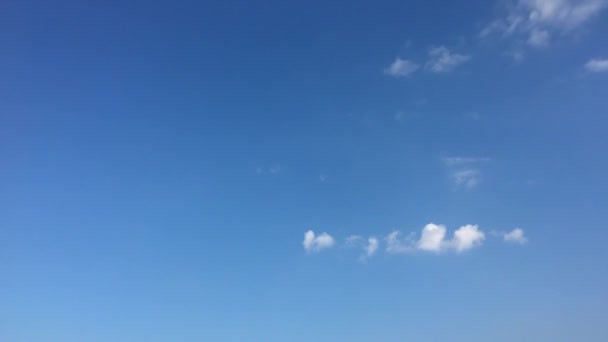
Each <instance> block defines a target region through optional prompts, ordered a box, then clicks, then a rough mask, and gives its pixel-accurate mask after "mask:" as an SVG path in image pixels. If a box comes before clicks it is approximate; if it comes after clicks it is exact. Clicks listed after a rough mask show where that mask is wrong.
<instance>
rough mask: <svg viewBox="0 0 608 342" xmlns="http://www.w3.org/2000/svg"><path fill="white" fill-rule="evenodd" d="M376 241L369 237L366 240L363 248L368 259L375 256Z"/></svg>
mask: <svg viewBox="0 0 608 342" xmlns="http://www.w3.org/2000/svg"><path fill="white" fill-rule="evenodd" d="M378 245H379V243H378V239H377V238H375V237H370V238H369V239H367V246H366V247H365V255H366V256H367V257H368V258H369V257H372V256H373V255H374V254H376V251H377V250H378Z"/></svg>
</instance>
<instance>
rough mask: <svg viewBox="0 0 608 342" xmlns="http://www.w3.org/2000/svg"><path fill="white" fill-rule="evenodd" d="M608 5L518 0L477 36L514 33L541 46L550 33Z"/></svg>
mask: <svg viewBox="0 0 608 342" xmlns="http://www.w3.org/2000/svg"><path fill="white" fill-rule="evenodd" d="M607 6H608V0H518V1H517V2H516V3H515V4H514V5H512V6H510V7H508V9H507V13H506V14H505V15H504V16H503V17H502V18H499V19H496V20H494V21H493V22H491V23H490V24H489V25H487V26H486V27H485V28H484V29H483V30H482V31H481V32H480V36H481V37H488V36H491V35H500V36H502V37H516V38H518V39H522V40H523V41H525V42H526V43H527V44H528V45H530V46H532V47H535V48H541V47H545V46H548V45H549V43H550V40H551V37H552V36H553V35H555V34H564V33H568V32H570V31H572V30H574V29H576V28H578V27H580V26H582V25H583V24H584V23H586V22H588V21H589V20H590V19H591V18H593V17H594V16H596V15H597V14H598V13H600V12H601V11H602V10H604V9H605V8H606V7H607Z"/></svg>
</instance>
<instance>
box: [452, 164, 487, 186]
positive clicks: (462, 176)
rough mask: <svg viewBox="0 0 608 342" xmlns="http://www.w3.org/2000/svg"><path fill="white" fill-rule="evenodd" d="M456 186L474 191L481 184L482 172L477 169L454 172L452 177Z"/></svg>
mask: <svg viewBox="0 0 608 342" xmlns="http://www.w3.org/2000/svg"><path fill="white" fill-rule="evenodd" d="M450 177H451V178H452V181H453V182H454V184H455V185H456V186H459V187H464V188H466V189H473V188H474V187H476V186H477V185H479V183H480V182H481V172H480V171H479V170H477V169H464V170H457V171H452V174H451V175H450Z"/></svg>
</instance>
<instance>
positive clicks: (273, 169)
mask: <svg viewBox="0 0 608 342" xmlns="http://www.w3.org/2000/svg"><path fill="white" fill-rule="evenodd" d="M255 171H256V173H257V174H258V175H264V174H270V175H275V174H277V173H281V172H283V171H284V168H283V167H282V166H281V165H273V166H270V167H258V168H257V169H256V170H255Z"/></svg>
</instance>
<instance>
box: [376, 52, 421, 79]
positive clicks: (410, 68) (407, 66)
mask: <svg viewBox="0 0 608 342" xmlns="http://www.w3.org/2000/svg"><path fill="white" fill-rule="evenodd" d="M419 68H420V66H419V65H418V64H416V63H414V62H412V61H410V60H407V59H401V58H399V57H397V58H396V59H395V61H394V62H393V63H392V64H391V65H390V66H389V67H388V68H386V69H384V73H385V74H387V75H389V76H393V77H397V78H401V77H407V76H409V75H411V74H413V73H414V72H416V70H418V69H419Z"/></svg>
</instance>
